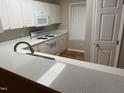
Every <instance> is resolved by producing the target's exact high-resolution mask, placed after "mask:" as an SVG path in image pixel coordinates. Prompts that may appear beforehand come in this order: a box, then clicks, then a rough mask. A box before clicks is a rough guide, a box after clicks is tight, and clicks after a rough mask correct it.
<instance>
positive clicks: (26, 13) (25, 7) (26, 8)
mask: <svg viewBox="0 0 124 93" xmlns="http://www.w3.org/2000/svg"><path fill="white" fill-rule="evenodd" d="M20 2H21V9H22V16H23V24H24V26H25V27H31V26H34V17H33V7H32V5H31V1H30V0H21V1H20Z"/></svg>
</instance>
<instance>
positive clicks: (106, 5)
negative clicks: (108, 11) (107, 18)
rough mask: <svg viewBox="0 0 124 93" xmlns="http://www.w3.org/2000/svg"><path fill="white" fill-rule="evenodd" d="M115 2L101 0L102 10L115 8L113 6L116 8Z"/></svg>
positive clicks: (113, 0) (114, 0) (115, 0)
mask: <svg viewBox="0 0 124 93" xmlns="http://www.w3.org/2000/svg"><path fill="white" fill-rule="evenodd" d="M117 1H118V0H103V3H102V6H103V8H106V7H115V6H117Z"/></svg>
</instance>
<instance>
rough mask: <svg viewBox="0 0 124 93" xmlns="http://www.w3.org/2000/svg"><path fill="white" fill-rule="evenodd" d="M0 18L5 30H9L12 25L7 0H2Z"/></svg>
mask: <svg viewBox="0 0 124 93" xmlns="http://www.w3.org/2000/svg"><path fill="white" fill-rule="evenodd" d="M0 19H1V26H2V28H3V30H8V29H9V27H10V26H9V25H10V21H9V18H8V11H7V6H6V2H5V0H0Z"/></svg>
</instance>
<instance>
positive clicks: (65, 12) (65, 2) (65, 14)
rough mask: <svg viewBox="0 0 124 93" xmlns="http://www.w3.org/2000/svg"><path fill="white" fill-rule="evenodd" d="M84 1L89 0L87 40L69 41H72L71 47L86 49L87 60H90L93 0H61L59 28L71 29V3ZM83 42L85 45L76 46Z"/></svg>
mask: <svg viewBox="0 0 124 93" xmlns="http://www.w3.org/2000/svg"><path fill="white" fill-rule="evenodd" d="M84 1H87V27H86V41H69V43H71V44H70V46H69V47H72V48H73V47H74V48H78V49H81V50H85V60H87V61H90V50H91V49H90V48H91V47H90V46H91V31H92V15H93V12H92V11H93V0H60V5H61V20H62V24H61V25H60V27H59V29H67V30H69V4H70V3H74V2H84ZM72 42H73V43H72ZM81 43H83V45H84V46H80V47H76V45H81Z"/></svg>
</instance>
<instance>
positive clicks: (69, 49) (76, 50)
mask: <svg viewBox="0 0 124 93" xmlns="http://www.w3.org/2000/svg"><path fill="white" fill-rule="evenodd" d="M67 50H68V51H75V52H81V53H85V51H84V50H79V49H71V48H68V49H67Z"/></svg>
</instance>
